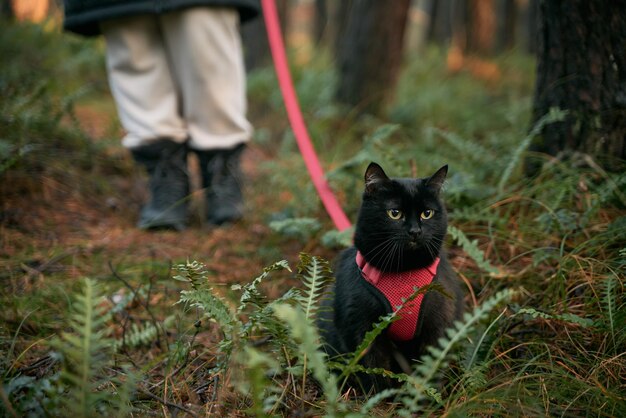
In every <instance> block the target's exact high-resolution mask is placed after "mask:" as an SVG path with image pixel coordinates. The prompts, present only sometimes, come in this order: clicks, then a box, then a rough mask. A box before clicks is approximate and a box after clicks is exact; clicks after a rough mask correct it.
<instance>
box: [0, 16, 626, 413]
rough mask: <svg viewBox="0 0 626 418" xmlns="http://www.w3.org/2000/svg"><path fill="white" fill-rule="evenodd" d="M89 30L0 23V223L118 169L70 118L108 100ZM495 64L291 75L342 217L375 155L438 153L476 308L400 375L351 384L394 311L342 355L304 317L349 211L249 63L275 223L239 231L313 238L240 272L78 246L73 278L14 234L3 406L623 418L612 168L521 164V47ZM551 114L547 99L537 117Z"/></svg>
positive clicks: (4, 327)
mask: <svg viewBox="0 0 626 418" xmlns="http://www.w3.org/2000/svg"><path fill="white" fill-rule="evenodd" d="M16 39H19V40H20V42H15V40H16ZM101 48H102V46H101V44H99V43H97V42H96V43H94V42H86V41H82V40H79V39H77V38H72V37H66V36H63V35H61V34H59V33H58V32H56V31H55V30H50V28H48V29H46V30H44V29H42V28H41V27H33V26H22V25H3V26H2V28H1V29H0V51H1V52H2V54H1V55H2V56H3V57H4V56H11V57H13V59H12V60H9V61H7V62H6V63H3V65H2V66H1V67H0V93H1V94H0V110H1V112H0V119H1V121H0V122H1V123H0V183H1V186H0V197H1V198H2V214H1V215H2V216H1V217H0V221H2V223H1V226H0V227H1V228H2V230H1V231H0V232H3V233H4V231H14V230H18V231H22V230H25V231H29V229H28V226H29V225H27V224H25V223H24V222H23V221H22V220H21V219H22V216H23V215H24V214H25V211H24V210H23V208H21V207H20V206H19V205H17V203H19V202H20V199H25V198H26V197H30V198H31V200H29V202H37V201H38V199H41V200H45V199H44V198H45V196H44V195H45V193H42V189H45V187H43V186H42V185H41V183H38V182H37V180H38V179H39V180H41V179H45V181H47V182H49V183H50V182H51V183H52V186H50V185H48V186H47V187H48V188H49V189H52V190H57V189H58V188H59V187H58V185H65V186H66V188H67V189H68V190H70V192H71V193H75V194H76V195H77V196H78V197H80V198H84V197H85V195H90V194H93V193H96V194H99V195H101V194H103V193H104V192H105V191H107V190H110V189H112V188H113V184H112V182H111V181H109V180H110V178H111V176H112V175H115V174H118V175H121V176H125V175H127V174H128V172H129V169H128V167H127V166H126V163H125V162H124V160H123V159H120V158H118V157H117V154H115V153H114V152H113V153H112V152H111V151H110V150H109V149H108V148H107V146H108V145H107V143H106V141H105V142H98V141H93V140H92V138H91V137H90V136H89V135H88V134H87V133H85V132H84V131H83V130H82V129H81V128H80V126H79V123H78V122H79V121H78V120H77V119H76V112H75V106H76V105H77V104H78V103H81V104H84V103H85V102H86V101H87V102H89V101H92V100H93V99H94V97H96V98H98V99H99V100H100V99H101V100H110V98H109V99H107V98H106V97H105V96H104V93H103V89H104V88H103V86H102V83H104V73H103V71H102V67H101V66H102V65H103V61H102V60H103V58H102V49H101ZM497 64H498V65H499V66H500V67H501V68H502V70H503V71H502V74H503V75H502V77H503V79H502V80H501V82H500V83H498V84H497V85H495V84H489V83H484V82H481V81H477V80H474V79H473V78H472V77H471V75H469V74H460V75H451V74H447V73H446V70H445V51H441V50H439V49H436V48H429V49H427V50H425V51H423V54H422V55H421V56H420V57H419V58H415V57H413V58H411V60H410V61H409V62H408V63H407V67H406V69H405V71H404V73H403V77H402V80H401V86H400V88H399V92H398V96H397V99H396V101H395V102H394V104H393V106H392V108H391V110H390V112H389V114H388V115H387V116H386V117H384V118H382V117H381V118H374V117H369V116H357V115H356V114H354V113H352V112H351V111H350V110H349V109H343V108H342V107H341V106H338V105H337V104H336V103H333V101H332V94H330V93H329V92H332V87H333V84H334V83H335V75H334V72H333V71H332V69H331V66H330V63H329V62H328V57H326V56H320V57H316V59H315V60H314V61H313V62H312V63H311V65H310V66H308V67H303V68H297V69H296V71H295V74H294V75H295V80H296V83H297V89H298V93H299V97H300V98H301V99H302V105H303V108H304V112H305V118H306V119H307V121H308V122H309V124H310V127H311V132H312V136H313V139H314V141H315V146H316V148H317V149H318V150H319V151H320V154H321V159H322V160H323V161H324V162H325V163H326V166H327V168H328V169H329V170H328V179H329V182H330V184H331V186H332V187H333V189H335V190H337V191H338V194H339V198H340V200H341V201H342V203H343V204H344V207H345V209H346V212H347V213H348V214H349V215H350V216H351V217H352V218H353V219H354V214H355V213H356V209H357V207H358V204H359V200H360V194H361V192H362V187H363V186H362V182H363V180H362V176H363V170H364V168H365V167H366V165H367V163H369V161H377V162H379V163H380V164H382V165H383V166H384V167H385V169H386V171H387V172H388V173H389V174H391V175H392V176H398V177H400V176H412V175H417V176H425V175H427V174H429V173H431V172H433V171H434V170H435V169H436V168H438V167H440V166H441V165H443V164H444V163H448V164H449V165H450V171H449V178H448V181H447V184H446V187H445V192H444V193H445V200H446V203H447V205H448V211H449V218H450V229H449V234H448V241H447V246H448V248H449V253H450V258H451V260H452V263H453V266H454V268H455V270H456V271H457V273H458V274H459V277H460V278H461V280H463V282H464V283H465V288H466V294H467V296H466V305H467V306H468V309H467V313H466V315H465V316H464V318H463V320H462V321H460V322H458V323H456V324H455V325H454V326H453V327H452V328H451V329H450V330H448V331H447V333H446V337H445V338H444V339H443V340H442V341H440V343H439V345H438V346H437V347H432V348H431V350H430V351H429V353H428V354H427V355H426V356H425V357H424V358H422V359H421V361H420V362H418V363H417V364H416V366H415V368H414V370H413V373H411V374H397V375H394V376H390V377H391V378H393V379H395V380H396V381H397V382H398V384H399V386H398V388H396V389H390V390H387V391H383V392H381V393H379V394H377V395H374V396H372V397H369V398H367V399H364V398H360V397H358V396H356V395H355V393H354V392H353V391H351V390H349V388H348V387H347V386H346V385H345V382H346V378H347V377H348V376H349V375H350V374H352V373H357V372H366V373H378V374H387V375H388V373H389V372H388V371H385V370H364V369H363V367H362V366H361V365H360V364H359V362H358V360H359V358H360V355H362V353H363V351H364V350H366V349H367V346H368V345H369V344H370V343H371V342H372V341H373V339H374V338H375V337H376V335H378V334H379V333H380V332H382V331H383V329H384V328H385V327H386V326H388V325H389V323H390V322H391V321H393V316H388V317H385V318H381V321H380V323H379V324H377V325H376V326H375V327H374V329H372V331H371V332H370V333H369V334H368V335H367V337H366V339H365V341H364V342H363V344H362V346H361V347H359V350H357V352H355V353H354V354H353V356H351V357H350V356H349V358H347V359H345V360H344V361H337V360H336V359H328V358H327V357H326V355H325V354H324V352H323V351H322V350H321V348H320V340H319V336H318V334H317V330H316V328H315V326H314V318H315V315H316V310H317V309H319V301H320V298H321V297H322V296H323V292H322V289H323V287H324V286H325V285H327V284H328V283H330V282H332V280H333V279H332V271H331V267H330V264H329V262H328V261H326V260H325V259H324V258H322V257H321V256H318V255H308V254H321V253H323V254H325V255H330V256H332V255H333V254H336V252H337V249H338V248H342V247H345V246H347V245H350V242H351V233H352V231H347V232H344V233H338V232H337V231H334V230H333V228H332V227H331V226H330V224H329V222H328V221H327V220H326V217H325V215H324V212H323V209H322V208H321V205H320V204H319V202H318V200H317V199H316V198H315V194H314V189H313V186H312V185H311V184H310V182H309V180H308V178H307V176H306V172H305V170H304V169H303V164H302V162H301V159H300V158H299V156H298V155H297V151H296V147H295V145H294V143H293V140H292V139H293V138H292V134H291V133H290V131H289V130H288V129H286V127H285V121H284V112H283V110H282V102H281V100H280V97H279V96H278V93H277V89H276V84H275V80H274V77H273V75H272V72H271V69H262V70H258V71H257V72H255V73H253V74H251V75H250V77H249V79H250V83H249V87H250V101H251V109H252V112H253V114H254V112H259V109H263V113H262V118H261V119H262V120H263V121H269V122H268V124H267V125H261V126H258V129H257V140H258V144H259V145H258V146H259V147H260V148H262V149H263V152H266V153H268V154H269V155H270V157H271V158H266V159H264V160H263V162H261V163H259V167H258V168H259V171H260V174H259V176H260V179H259V180H258V184H260V185H262V188H263V193H254V196H252V197H251V200H253V199H256V200H253V202H254V203H253V204H254V205H256V206H257V209H255V210H256V211H257V212H261V215H258V216H259V217H260V218H262V220H263V221H264V222H265V223H266V224H267V228H265V225H263V226H261V227H258V226H255V228H249V231H247V233H250V234H256V233H258V231H259V230H262V231H265V230H267V231H268V232H267V233H266V234H265V235H263V236H262V238H261V239H259V241H258V246H257V248H255V249H254V250H255V251H256V253H254V251H253V252H252V253H250V252H247V253H245V254H242V257H257V256H259V257H260V254H265V256H264V257H266V256H267V254H272V255H274V254H276V253H279V254H280V251H281V250H279V249H277V248H279V245H278V244H277V243H280V242H287V245H286V246H283V247H280V248H281V249H282V251H283V252H287V253H286V254H284V253H283V256H281V257H275V258H272V260H280V259H282V258H286V259H287V258H290V259H293V258H295V257H296V256H295V255H296V254H298V253H300V252H301V251H304V252H305V253H307V254H305V253H303V254H302V255H301V256H300V258H299V259H298V261H297V262H296V263H293V262H287V261H280V262H277V263H275V264H271V265H270V266H269V267H267V268H266V269H265V270H264V271H263V272H261V273H260V275H258V276H256V277H255V274H256V273H257V272H253V271H251V272H248V271H246V274H248V276H249V279H248V280H249V281H243V282H241V283H239V284H233V283H232V282H231V281H230V280H229V279H230V278H229V277H228V274H222V273H220V272H216V271H214V270H213V269H212V268H211V264H210V261H208V260H207V259H202V258H201V257H198V258H197V259H198V261H187V262H185V261H184V260H175V262H173V264H175V265H176V267H175V271H172V269H171V264H172V260H158V259H157V260H156V261H154V262H153V263H152V264H150V265H146V264H141V262H139V261H133V260H131V261H126V263H127V264H128V265H124V266H114V265H113V264H112V263H111V262H106V261H102V259H100V258H97V255H98V254H97V251H94V250H91V249H90V248H88V246H85V248H84V249H81V251H84V252H85V254H87V255H86V256H85V257H93V259H90V261H91V262H92V263H91V264H93V265H94V267H93V271H94V272H95V274H94V275H93V276H92V277H93V279H91V280H88V279H84V280H77V278H76V277H75V275H71V274H69V273H68V270H67V269H62V268H58V269H57V270H54V269H52V268H51V267H50V266H55V267H58V266H61V267H63V266H65V264H64V263H66V261H65V258H71V257H74V256H77V253H76V252H74V253H71V252H70V253H64V252H63V250H64V249H59V248H58V247H56V246H55V245H56V244H55V239H50V240H49V241H50V242H51V244H50V247H49V248H46V250H45V255H46V257H47V259H48V260H51V261H50V262H49V263H48V267H50V268H49V270H48V271H45V272H44V270H43V269H39V270H38V269H35V268H33V267H32V266H31V265H30V264H29V262H28V260H31V259H32V258H33V253H35V252H36V249H35V248H33V247H32V246H31V244H30V243H29V242H26V241H27V240H26V239H25V240H24V242H8V243H7V242H6V241H5V238H4V236H3V237H2V238H0V240H2V243H3V245H4V247H3V248H10V249H11V254H12V255H10V256H5V255H4V254H2V255H0V257H1V259H0V261H2V271H0V278H3V279H7V281H10V282H11V283H13V281H14V280H13V279H14V278H15V277H16V276H18V275H19V277H20V278H21V279H20V280H21V282H23V283H24V285H23V286H21V287H19V286H15V287H10V288H6V289H3V290H2V291H1V293H0V296H1V300H0V303H1V304H2V306H3V307H4V309H3V312H2V313H1V315H2V316H1V317H0V318H1V319H2V322H0V350H1V351H2V352H3V353H4V355H3V356H2V358H0V374H1V375H2V384H1V386H0V411H1V412H0V415H3V416H5V415H6V416H41V415H44V414H47V415H48V416H67V415H69V414H70V413H71V414H72V415H76V416H87V415H92V416H93V415H101V416H115V415H118V416H125V415H164V416H168V415H175V414H185V415H188V416H203V415H215V416H228V415H237V416H241V415H249V416H276V415H285V416H294V415H328V416H350V417H360V416H415V415H424V416H431V415H447V416H459V417H463V416H474V415H479V416H511V415H513V416H590V415H591V416H601V417H605V416H606V417H619V416H626V396H625V395H624V394H625V393H626V333H625V332H624V329H625V324H626V289H625V287H626V282H625V279H624V277H625V274H624V273H625V271H626V193H625V192H624V190H626V174H624V172H625V171H624V170H622V171H621V172H619V171H618V172H606V171H604V170H603V169H602V166H601V164H599V163H598V162H597V161H594V160H593V159H592V158H591V157H589V156H587V155H584V154H574V155H571V156H569V158H568V159H561V158H548V157H546V156H540V155H532V157H533V158H536V159H538V160H541V162H542V163H543V169H542V171H541V172H540V174H539V175H538V176H537V177H535V178H526V177H524V176H523V175H522V167H521V166H522V162H523V160H524V158H527V157H529V153H528V149H527V148H528V144H529V143H530V140H531V138H532V135H533V127H529V126H528V120H530V103H531V101H530V99H531V96H532V91H531V90H532V81H533V80H532V79H531V77H529V76H528V75H527V74H528V73H529V72H530V71H529V69H530V68H532V59H530V58H528V57H524V56H517V55H512V56H507V57H501V58H499V59H498V60H497ZM25 69H28V71H27V70H25ZM562 115H563V114H562V112H560V111H559V110H558V109H554V110H553V111H552V112H551V113H550V114H548V115H546V116H545V118H544V119H542V120H541V121H540V122H539V123H540V124H546V123H553V122H555V121H558V120H559V118H560V117H562ZM253 117H254V115H253ZM534 128H535V129H536V128H537V127H534ZM44 150H45V151H46V152H44ZM257 195H258V196H257ZM46 199H48V201H49V203H50V204H51V205H54V203H55V201H54V199H50V198H49V197H48V198H46ZM50 201H51V202H50ZM33 204H34V203H33ZM18 209H19V210H18ZM50 222H51V223H52V222H53V221H52V220H51V221H50ZM37 232H38V233H39V231H37ZM181 245H183V246H184V245H185V244H184V243H182V244H181ZM285 247H287V250H285V249H284V248H285ZM90 251H91V252H90ZM242 251H244V250H242ZM126 256H127V258H125V260H128V259H129V258H128V257H130V258H131V259H132V254H131V255H130V256H129V255H126ZM64 257H65V258H64ZM207 258H208V259H209V260H210V258H209V257H207ZM326 258H330V257H326ZM143 263H145V261H144V262H143ZM203 263H204V264H203ZM292 266H294V267H293V268H292ZM291 270H293V272H292V271H291ZM16 272H18V273H16ZM172 276H175V277H176V279H177V280H170V278H171V277H172ZM44 278H45V279H46V280H44ZM15 281H17V280H15ZM293 283H296V286H292V284H293ZM120 284H121V285H120ZM120 286H121V287H122V289H119V287H120ZM276 289H280V292H277V291H276ZM270 294H271V295H270ZM277 295H278V296H277ZM175 302H178V303H175Z"/></svg>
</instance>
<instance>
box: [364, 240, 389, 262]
mask: <svg viewBox="0 0 626 418" xmlns="http://www.w3.org/2000/svg"><path fill="white" fill-rule="evenodd" d="M392 245H394V238H393V237H389V238H387V239H386V240H384V241H382V242H380V243H378V244H377V245H376V246H375V247H374V248H372V249H370V250H369V251H368V252H367V253H366V254H364V255H365V257H366V258H368V259H369V261H370V262H372V261H373V260H375V259H377V258H378V257H379V256H380V255H381V254H383V253H387V250H388V249H389V247H391V246H392ZM383 260H384V259H383ZM381 261H382V260H381ZM377 264H378V263H377Z"/></svg>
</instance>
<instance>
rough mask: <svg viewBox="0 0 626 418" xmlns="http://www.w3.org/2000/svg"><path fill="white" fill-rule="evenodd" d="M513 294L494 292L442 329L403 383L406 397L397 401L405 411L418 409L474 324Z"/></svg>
mask: <svg viewBox="0 0 626 418" xmlns="http://www.w3.org/2000/svg"><path fill="white" fill-rule="evenodd" d="M514 294H515V291H513V290H512V289H506V290H502V291H500V292H498V293H497V294H495V295H494V296H492V297H491V298H489V299H487V300H486V301H485V302H483V303H482V304H481V305H480V306H478V307H476V308H475V309H474V312H472V313H471V314H470V313H466V314H465V315H464V317H463V321H462V322H460V321H457V322H455V323H454V325H453V327H452V328H448V329H447V330H446V336H445V337H444V338H441V339H440V341H439V346H438V347H429V348H428V351H429V353H428V354H427V355H425V356H423V357H422V361H421V363H420V364H419V365H418V366H417V367H416V368H415V374H414V375H411V376H408V381H407V383H406V384H405V388H406V389H407V392H408V395H407V396H403V397H402V399H401V401H402V403H403V404H404V405H405V407H406V408H407V409H406V410H407V411H411V412H415V411H417V410H418V403H419V401H421V400H422V399H424V398H425V396H427V395H428V394H429V393H428V392H429V391H431V392H432V390H431V389H430V388H429V386H428V385H429V383H430V382H431V381H432V380H433V378H434V377H435V376H436V375H437V374H438V372H439V371H440V370H441V368H442V367H443V366H444V365H445V364H447V361H448V358H449V355H450V352H451V351H452V348H453V347H454V346H455V345H456V344H458V343H459V342H460V341H461V340H463V339H464V338H467V337H468V335H469V334H470V333H471V331H472V330H473V329H474V327H475V326H476V324H478V323H479V322H480V321H482V320H483V319H485V318H486V317H487V315H488V314H489V313H490V312H491V311H492V310H493V309H494V308H495V307H496V306H497V305H499V304H500V303H502V302H504V301H507V300H510V299H511V298H512V297H513V295H514Z"/></svg>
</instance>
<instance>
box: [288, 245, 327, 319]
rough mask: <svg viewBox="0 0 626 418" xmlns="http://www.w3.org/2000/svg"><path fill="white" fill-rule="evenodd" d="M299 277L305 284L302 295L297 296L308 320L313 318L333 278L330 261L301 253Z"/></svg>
mask: <svg viewBox="0 0 626 418" xmlns="http://www.w3.org/2000/svg"><path fill="white" fill-rule="evenodd" d="M298 278H299V279H300V280H301V281H302V284H303V285H304V291H303V292H302V295H301V296H299V297H297V300H298V302H299V303H300V306H301V307H302V310H303V312H304V315H305V317H306V319H307V320H309V321H311V320H313V317H314V316H315V313H316V312H317V308H318V306H319V301H320V299H321V297H322V295H323V293H324V290H325V289H326V287H327V285H328V284H329V283H330V282H331V281H332V280H333V273H332V271H331V269H330V265H329V263H328V261H326V260H324V259H323V258H321V257H316V256H311V255H308V254H305V253H300V264H299V265H298Z"/></svg>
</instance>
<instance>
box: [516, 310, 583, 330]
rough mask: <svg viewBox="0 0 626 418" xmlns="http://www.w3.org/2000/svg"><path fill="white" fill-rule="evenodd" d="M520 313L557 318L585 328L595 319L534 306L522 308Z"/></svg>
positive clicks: (534, 316) (536, 316)
mask: <svg viewBox="0 0 626 418" xmlns="http://www.w3.org/2000/svg"><path fill="white" fill-rule="evenodd" d="M517 314H518V315H530V316H531V317H533V318H535V319H537V318H541V319H556V320H560V321H564V322H570V323H572V324H576V325H580V326H581V327H583V328H587V327H590V326H592V325H593V321H592V320H591V319H589V318H581V317H580V316H578V315H575V314H572V313H564V314H549V313H546V312H542V311H538V310H536V309H534V308H521V309H520V310H518V311H517Z"/></svg>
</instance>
